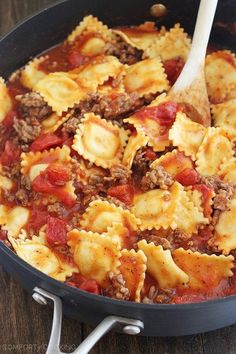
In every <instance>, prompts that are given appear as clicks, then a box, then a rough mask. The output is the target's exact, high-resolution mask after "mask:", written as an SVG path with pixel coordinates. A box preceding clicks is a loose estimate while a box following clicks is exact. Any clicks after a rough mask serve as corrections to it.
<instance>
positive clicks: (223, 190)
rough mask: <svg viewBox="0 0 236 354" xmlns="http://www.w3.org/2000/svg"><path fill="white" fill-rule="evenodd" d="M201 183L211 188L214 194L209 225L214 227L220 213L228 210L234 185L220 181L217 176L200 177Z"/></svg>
mask: <svg viewBox="0 0 236 354" xmlns="http://www.w3.org/2000/svg"><path fill="white" fill-rule="evenodd" d="M201 182H202V183H204V184H206V185H207V186H208V187H210V188H212V189H213V190H214V192H215V194H216V196H215V197H214V199H213V216H212V221H211V225H212V226H215V225H216V224H217V222H218V219H219V216H220V214H221V212H223V211H226V210H229V208H230V201H231V199H232V197H233V193H234V185H233V184H232V183H226V182H224V181H222V180H221V179H220V178H219V177H218V176H209V177H202V178H201Z"/></svg>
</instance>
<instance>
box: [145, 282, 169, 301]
mask: <svg viewBox="0 0 236 354" xmlns="http://www.w3.org/2000/svg"><path fill="white" fill-rule="evenodd" d="M172 296H173V290H172V289H158V288H156V287H155V286H154V285H152V286H151V287H150V289H149V292H148V294H147V295H146V296H145V297H144V298H143V299H142V302H143V303H144V304H153V303H158V304H168V303H170V302H171V298H172Z"/></svg>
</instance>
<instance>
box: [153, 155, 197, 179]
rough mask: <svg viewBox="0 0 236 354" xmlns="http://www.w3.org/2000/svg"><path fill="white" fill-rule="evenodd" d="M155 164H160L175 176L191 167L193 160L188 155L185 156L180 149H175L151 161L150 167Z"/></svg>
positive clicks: (155, 165)
mask: <svg viewBox="0 0 236 354" xmlns="http://www.w3.org/2000/svg"><path fill="white" fill-rule="evenodd" d="M157 166H162V167H163V168H164V169H165V170H166V172H168V173H169V174H171V175H172V176H176V175H177V174H178V173H180V172H182V171H184V170H186V169H192V168H193V161H192V160H191V158H190V157H189V156H185V154H184V153H183V152H182V151H179V150H177V149H175V150H173V151H171V152H167V153H166V154H164V155H162V156H161V157H159V158H158V159H156V160H155V161H153V162H152V164H151V168H156V167H157Z"/></svg>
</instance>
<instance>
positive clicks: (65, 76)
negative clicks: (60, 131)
mask: <svg viewBox="0 0 236 354" xmlns="http://www.w3.org/2000/svg"><path fill="white" fill-rule="evenodd" d="M34 90H35V91H37V92H38V93H40V95H41V96H42V97H43V98H44V100H45V101H46V102H47V103H48V105H49V106H50V107H52V109H53V111H54V112H56V113H57V114H58V115H61V114H62V113H63V112H66V111H67V110H68V109H69V108H72V107H73V106H74V105H75V103H79V102H80V101H81V100H82V99H83V98H85V96H86V94H87V93H88V90H86V89H85V88H83V87H81V86H80V85H79V84H78V83H77V82H76V81H75V77H73V76H72V75H71V74H69V73H64V72H56V73H50V74H48V75H46V76H45V77H44V78H43V79H41V80H40V81H38V82H37V83H36V85H35V86H34Z"/></svg>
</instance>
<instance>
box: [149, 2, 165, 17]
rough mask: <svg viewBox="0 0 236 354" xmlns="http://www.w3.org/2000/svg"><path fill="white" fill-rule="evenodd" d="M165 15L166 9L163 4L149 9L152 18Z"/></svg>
mask: <svg viewBox="0 0 236 354" xmlns="http://www.w3.org/2000/svg"><path fill="white" fill-rule="evenodd" d="M166 13H167V8H166V6H165V5H163V4H154V5H152V6H151V7H150V14H151V15H152V16H153V17H162V16H164V15H166Z"/></svg>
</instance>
